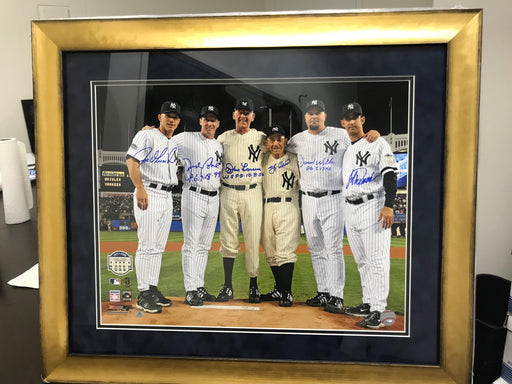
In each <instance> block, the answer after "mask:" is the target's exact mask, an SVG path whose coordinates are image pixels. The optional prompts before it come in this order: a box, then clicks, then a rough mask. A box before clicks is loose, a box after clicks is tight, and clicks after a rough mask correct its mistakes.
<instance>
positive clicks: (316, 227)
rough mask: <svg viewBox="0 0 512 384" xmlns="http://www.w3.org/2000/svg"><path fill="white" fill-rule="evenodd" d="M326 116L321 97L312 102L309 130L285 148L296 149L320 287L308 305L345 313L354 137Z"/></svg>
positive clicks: (308, 112)
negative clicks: (347, 200)
mask: <svg viewBox="0 0 512 384" xmlns="http://www.w3.org/2000/svg"><path fill="white" fill-rule="evenodd" d="M326 117H327V115H326V113H325V104H324V103H323V101H321V100H312V101H310V102H308V104H306V108H305V115H304V119H305V121H306V125H307V127H308V129H307V131H303V132H300V133H298V134H296V135H295V136H293V137H292V138H291V139H290V141H289V142H288V145H287V148H286V149H287V150H288V151H290V152H293V153H295V154H297V159H298V163H299V169H300V185H301V192H302V216H303V220H304V230H305V232H306V238H307V244H308V249H309V251H310V252H311V260H312V263H313V271H314V273H315V278H316V283H317V289H318V293H317V295H316V296H314V297H313V298H311V299H308V300H306V304H307V305H309V306H312V307H324V309H325V310H326V311H328V312H332V313H342V312H343V288H344V286H345V262H344V259H343V226H344V212H343V210H344V203H343V198H342V196H341V189H342V184H343V180H342V176H341V174H342V162H343V155H344V154H345V150H346V149H347V147H348V146H349V145H350V139H349V137H348V134H347V132H346V131H345V130H344V129H340V128H335V127H327V126H326V125H325V119H326ZM375 135H377V136H380V135H379V134H378V132H374V131H372V134H371V135H370V136H372V137H373V136H375Z"/></svg>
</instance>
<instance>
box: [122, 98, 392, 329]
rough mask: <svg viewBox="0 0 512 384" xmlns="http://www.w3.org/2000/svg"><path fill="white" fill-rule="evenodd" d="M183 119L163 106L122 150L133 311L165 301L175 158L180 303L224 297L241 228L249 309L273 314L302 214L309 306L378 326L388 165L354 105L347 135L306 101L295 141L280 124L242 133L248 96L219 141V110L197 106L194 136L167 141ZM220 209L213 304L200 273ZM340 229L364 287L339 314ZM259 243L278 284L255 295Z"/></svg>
mask: <svg viewBox="0 0 512 384" xmlns="http://www.w3.org/2000/svg"><path fill="white" fill-rule="evenodd" d="M180 113H181V107H180V105H179V104H178V103H176V102H173V101H168V102H165V103H163V104H162V106H161V110H160V114H159V115H158V119H159V121H160V126H159V127H158V128H154V127H147V126H146V127H145V128H144V129H143V130H141V131H139V132H138V133H137V134H136V136H135V137H134V139H133V142H132V144H131V146H130V148H129V149H128V152H127V165H128V170H129V174H130V177H131V179H132V181H133V183H134V185H135V192H134V211H135V219H136V221H137V224H138V230H137V235H138V238H139V244H138V249H137V253H136V257H135V268H136V274H137V281H138V289H139V291H140V294H139V296H138V298H137V307H138V308H140V309H142V310H144V311H146V312H149V313H158V312H161V311H162V307H165V306H170V305H172V303H171V300H169V299H168V298H166V297H165V296H164V295H163V294H162V293H161V292H160V291H159V290H158V288H157V286H158V280H159V275H160V266H161V260H162V252H163V251H164V250H165V244H166V242H167V236H168V232H169V228H170V224H171V221H172V210H173V209H172V194H171V192H170V191H171V190H172V187H173V186H174V185H176V184H177V183H178V178H177V176H176V174H177V169H178V163H179V162H180V163H181V164H182V166H183V171H182V172H183V174H182V181H183V192H182V202H181V207H182V222H183V234H184V244H183V247H182V264H183V274H184V284H185V290H186V296H185V303H187V304H189V305H191V306H198V305H202V304H203V302H204V301H217V302H226V301H229V300H231V299H233V297H234V296H233V284H232V273H233V266H234V261H235V258H236V256H237V255H238V253H239V251H240V242H239V228H240V224H241V225H242V229H243V235H244V243H245V261H246V269H247V273H248V274H249V277H250V283H249V292H248V296H249V297H248V299H249V302H250V303H259V302H260V301H274V300H275V301H279V305H280V306H283V307H289V306H291V305H292V303H293V297H292V293H291V286H292V278H293V270H294V263H295V261H296V260H297V256H296V254H295V251H296V249H297V247H298V245H299V240H300V226H301V208H302V221H303V224H304V230H305V233H306V238H307V246H308V249H309V251H310V253H311V258H312V264H313V270H314V274H315V278H316V282H317V288H318V289H317V290H318V292H317V294H316V295H315V296H314V297H312V298H310V299H308V300H307V301H306V304H307V305H309V306H313V307H324V309H325V310H326V311H329V312H332V313H346V314H349V315H354V316H360V317H364V319H363V321H362V323H361V325H362V326H363V327H368V328H375V329H376V328H379V327H381V326H382V323H381V321H380V314H381V313H382V311H384V310H385V309H386V302H387V296H388V292H389V265H390V263H389V250H390V238H391V236H390V228H391V225H392V223H393V209H392V208H393V202H394V199H395V196H396V164H395V160H394V155H393V153H392V152H391V149H390V147H389V145H388V144H387V142H386V141H385V140H383V139H382V138H381V137H380V135H379V133H378V132H376V131H370V132H368V134H365V133H364V131H363V124H364V121H365V117H364V115H363V112H362V108H361V106H360V105H359V104H358V103H356V102H352V103H349V104H346V105H344V106H343V107H342V120H341V125H342V126H343V128H344V129H340V128H337V127H328V126H326V125H325V121H326V117H327V115H326V111H325V104H324V103H323V102H322V101H321V100H312V101H310V102H309V103H308V104H307V105H306V107H305V114H304V119H305V122H306V125H307V128H308V129H307V130H305V131H303V132H300V133H298V134H296V135H294V136H293V137H292V138H289V137H288V135H287V133H286V132H285V130H284V129H283V128H282V127H272V128H270V129H269V131H268V132H266V134H265V133H263V132H261V131H258V130H256V129H254V128H251V123H252V122H253V121H254V118H255V113H254V103H253V101H252V100H251V99H246V98H242V99H238V100H237V101H236V104H235V108H234V111H233V120H234V122H235V129H232V130H228V131H226V132H224V133H222V134H221V135H219V136H218V138H217V139H215V133H216V130H217V128H218V127H219V125H220V120H219V110H218V108H217V107H216V106H212V105H206V106H204V107H202V109H201V111H200V118H199V124H200V126H201V130H200V132H183V133H180V134H178V135H176V136H173V133H174V131H175V129H176V128H177V127H178V125H179V122H180ZM299 195H300V197H301V208H300V207H299ZM219 206H220V228H221V230H220V243H221V246H220V253H221V255H222V258H223V267H224V284H223V287H222V289H221V290H220V292H219V294H218V295H217V297H215V296H213V295H211V294H210V293H208V292H207V290H206V289H205V287H204V275H205V270H206V264H207V260H208V251H209V249H210V247H211V242H212V238H213V235H214V231H215V227H216V224H217V215H218V212H219ZM344 226H345V228H346V230H347V235H348V237H349V242H350V245H351V248H352V251H353V253H354V258H355V260H356V263H357V265H358V269H359V272H360V275H361V284H362V290H363V298H362V299H363V300H362V304H360V305H358V306H357V307H353V308H344V306H343V288H344V285H345V266H344V258H343V235H344V231H343V229H344ZM260 244H261V245H262V247H263V249H264V251H265V259H266V261H267V263H268V265H269V266H270V268H271V271H272V273H273V276H274V279H275V286H274V289H272V290H271V291H270V292H268V293H266V294H263V295H262V294H260V292H259V289H258V282H257V278H258V275H259V272H260V267H259V246H260Z"/></svg>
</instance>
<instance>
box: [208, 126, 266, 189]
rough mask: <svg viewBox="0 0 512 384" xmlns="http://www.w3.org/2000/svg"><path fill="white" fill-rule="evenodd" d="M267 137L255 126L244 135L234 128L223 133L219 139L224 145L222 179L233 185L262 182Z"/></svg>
mask: <svg viewBox="0 0 512 384" xmlns="http://www.w3.org/2000/svg"><path fill="white" fill-rule="evenodd" d="M265 139H266V136H265V134H264V133H263V132H260V131H258V130H256V129H254V128H251V129H250V130H249V132H247V133H245V134H243V135H241V134H239V133H238V132H236V131H235V130H234V129H232V130H230V131H226V132H224V133H223V134H221V135H220V136H219V137H218V139H217V140H218V141H219V143H221V144H222V145H223V147H224V161H223V164H222V165H223V168H222V174H221V181H222V182H225V183H226V184H231V185H249V184H257V183H261V180H262V178H263V171H262V168H261V159H262V158H263V152H266V148H265Z"/></svg>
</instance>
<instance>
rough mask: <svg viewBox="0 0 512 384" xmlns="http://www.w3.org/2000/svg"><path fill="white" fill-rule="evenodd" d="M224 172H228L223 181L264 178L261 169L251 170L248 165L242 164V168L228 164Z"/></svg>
mask: <svg viewBox="0 0 512 384" xmlns="http://www.w3.org/2000/svg"><path fill="white" fill-rule="evenodd" d="M224 170H225V171H226V175H225V176H223V179H233V178H244V177H258V176H263V172H262V170H261V168H258V167H255V168H251V167H249V164H248V163H242V164H240V167H238V166H236V165H234V164H231V163H226V165H225V167H224Z"/></svg>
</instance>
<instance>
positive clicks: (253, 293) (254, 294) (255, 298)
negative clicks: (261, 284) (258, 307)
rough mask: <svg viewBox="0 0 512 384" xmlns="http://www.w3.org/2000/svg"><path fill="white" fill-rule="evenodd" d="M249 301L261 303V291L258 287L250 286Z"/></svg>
mask: <svg viewBox="0 0 512 384" xmlns="http://www.w3.org/2000/svg"><path fill="white" fill-rule="evenodd" d="M248 294H249V303H259V302H261V296H260V291H259V289H258V287H249V292H248Z"/></svg>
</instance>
